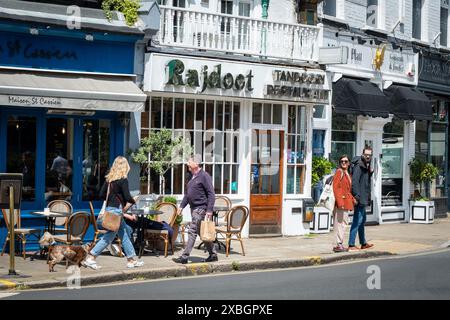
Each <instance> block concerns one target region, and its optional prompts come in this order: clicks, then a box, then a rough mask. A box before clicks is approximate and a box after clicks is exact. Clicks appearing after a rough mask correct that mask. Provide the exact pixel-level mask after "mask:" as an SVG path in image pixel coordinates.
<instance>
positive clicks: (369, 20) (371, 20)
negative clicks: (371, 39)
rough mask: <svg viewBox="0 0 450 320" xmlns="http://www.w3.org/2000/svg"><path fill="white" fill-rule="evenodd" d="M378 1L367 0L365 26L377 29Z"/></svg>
mask: <svg viewBox="0 0 450 320" xmlns="http://www.w3.org/2000/svg"><path fill="white" fill-rule="evenodd" d="M377 20H378V0H367V16H366V24H367V25H368V26H371V27H377V23H378V21H377Z"/></svg>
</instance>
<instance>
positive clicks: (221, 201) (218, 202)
mask: <svg viewBox="0 0 450 320" xmlns="http://www.w3.org/2000/svg"><path fill="white" fill-rule="evenodd" d="M214 207H224V208H227V209H226V210H224V211H222V210H221V211H215V212H214V214H215V215H216V219H217V220H216V226H226V225H227V222H226V220H225V221H223V220H222V219H226V217H227V213H228V211H230V209H231V200H230V198H228V197H227V196H216V199H215V200H214ZM219 219H221V220H222V221H221V220H219Z"/></svg>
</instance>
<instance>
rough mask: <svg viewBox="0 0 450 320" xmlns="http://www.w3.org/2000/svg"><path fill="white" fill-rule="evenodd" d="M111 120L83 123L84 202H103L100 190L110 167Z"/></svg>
mask: <svg viewBox="0 0 450 320" xmlns="http://www.w3.org/2000/svg"><path fill="white" fill-rule="evenodd" d="M110 131H111V121H110V120H86V121H83V155H82V159H83V160H82V174H83V201H94V200H102V199H101V198H100V190H101V188H102V186H103V184H104V182H105V175H106V173H107V170H108V167H109V160H110V159H109V154H110V145H111V141H110Z"/></svg>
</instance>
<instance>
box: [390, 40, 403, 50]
mask: <svg viewBox="0 0 450 320" xmlns="http://www.w3.org/2000/svg"><path fill="white" fill-rule="evenodd" d="M391 45H392V49H394V50H397V49H398V48H401V47H400V46H399V45H398V44H396V43H395V42H392V43H391Z"/></svg>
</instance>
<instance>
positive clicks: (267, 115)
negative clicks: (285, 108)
mask: <svg viewBox="0 0 450 320" xmlns="http://www.w3.org/2000/svg"><path fill="white" fill-rule="evenodd" d="M271 108H272V106H271V104H270V103H264V106H263V123H265V124H270V123H272V120H271V118H272V110H271Z"/></svg>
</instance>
